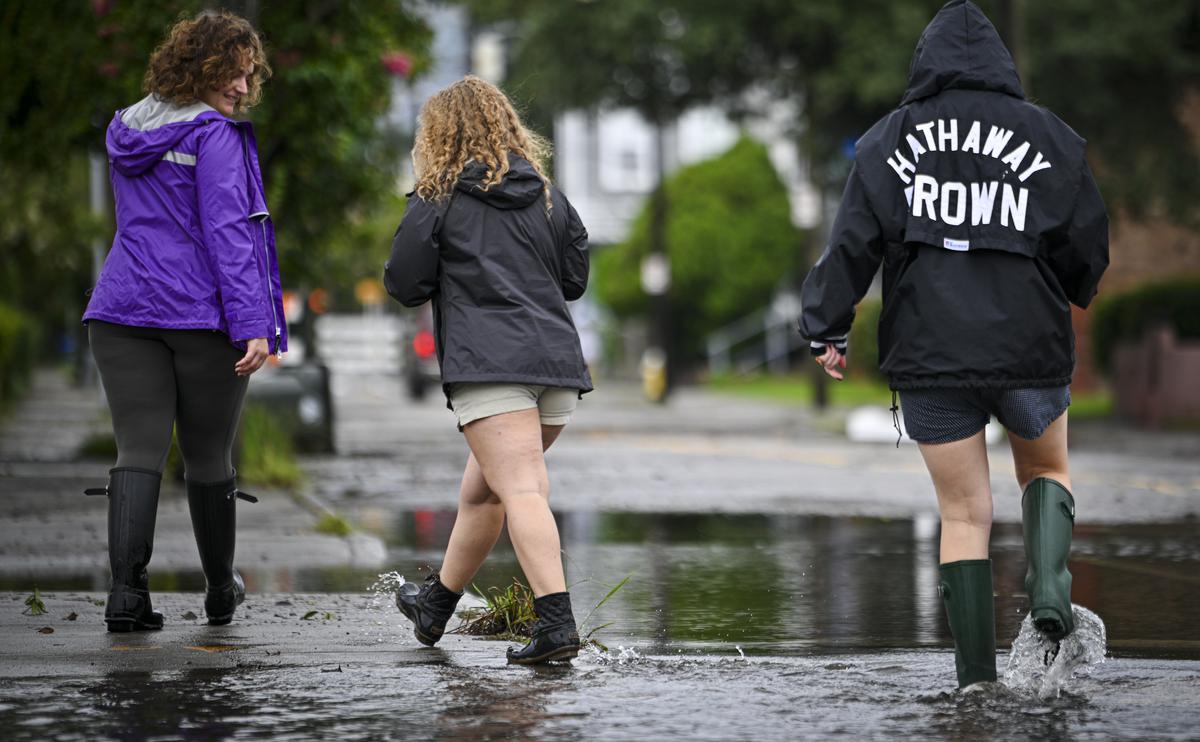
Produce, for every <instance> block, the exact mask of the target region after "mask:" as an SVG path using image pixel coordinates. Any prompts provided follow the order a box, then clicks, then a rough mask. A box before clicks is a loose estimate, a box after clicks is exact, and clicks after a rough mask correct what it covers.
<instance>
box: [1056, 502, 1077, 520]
mask: <svg viewBox="0 0 1200 742" xmlns="http://www.w3.org/2000/svg"><path fill="white" fill-rule="evenodd" d="M1058 505H1059V507H1061V508H1062V511H1063V514H1065V515H1066V516H1067V517H1068V518H1070V519H1071V522H1072V523H1074V522H1075V505H1074V503H1070V502H1066V501H1065V500H1064V501H1063V502H1060V503H1059V504H1058Z"/></svg>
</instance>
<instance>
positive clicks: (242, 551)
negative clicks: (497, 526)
mask: <svg viewBox="0 0 1200 742" xmlns="http://www.w3.org/2000/svg"><path fill="white" fill-rule="evenodd" d="M111 430H112V428H111V423H110V422H109V420H108V417H107V410H106V409H105V407H104V404H103V401H102V400H101V398H100V396H99V394H98V393H97V391H96V390H94V389H78V388H76V387H74V386H72V385H71V384H69V383H68V382H67V380H66V379H65V377H64V376H63V375H62V374H60V373H58V372H57V371H53V370H48V369H43V370H40V371H39V372H38V373H37V374H36V375H35V377H34V384H33V388H32V390H31V391H30V393H29V394H28V395H27V396H26V397H25V399H23V400H22V401H21V402H20V403H19V404H18V405H17V406H16V407H15V408H14V409H13V410H11V411H10V412H8V413H7V414H6V415H5V416H4V417H3V418H2V419H0V580H8V581H12V580H13V579H17V578H19V579H22V580H29V579H32V578H37V577H47V576H51V575H54V574H60V573H64V572H70V573H75V574H78V573H81V572H92V573H94V580H93V586H94V589H103V588H104V587H105V586H106V585H107V580H108V557H107V530H106V516H105V513H106V511H107V507H108V505H107V500H106V499H105V498H103V497H85V496H84V495H83V490H84V489H86V488H88V487H102V486H104V484H105V483H106V482H107V476H108V474H107V472H108V469H109V468H110V467H111V466H112V463H113V462H112V461H111V460H107V459H86V458H79V449H80V447H81V446H82V445H83V443H84V442H85V441H86V440H87V439H88V438H89V437H90V436H94V435H98V434H105V433H108V434H111ZM247 489H248V490H249V491H251V492H253V493H254V494H255V495H256V496H258V497H259V502H258V503H257V504H250V503H245V502H241V503H239V505H238V557H237V559H238V564H240V565H244V566H250V567H257V568H259V571H260V572H261V573H263V574H269V573H270V568H271V567H272V566H273V565H278V566H287V567H289V568H292V569H297V568H305V567H336V566H361V567H377V566H380V565H382V564H383V562H384V560H385V558H386V553H385V549H384V547H383V544H382V542H380V541H379V540H378V539H377V538H375V537H372V536H367V535H364V534H361V533H356V534H354V535H353V536H351V537H348V538H342V537H338V536H331V535H324V534H320V533H317V532H315V531H314V530H313V527H314V525H315V524H316V522H317V518H318V515H319V509H320V504H319V503H314V502H313V501H312V498H311V497H309V496H304V497H302V498H299V499H298V498H297V497H295V496H292V495H290V494H288V493H286V492H282V491H272V490H261V489H257V488H254V487H247ZM199 564H200V560H199V554H198V553H197V550H196V545H195V540H194V538H193V535H192V529H191V518H190V515H189V514H188V508H187V497H186V495H185V494H184V490H183V485H182V483H181V482H176V481H170V480H167V481H165V482H164V483H163V488H162V493H161V495H160V501H159V510H158V523H157V528H156V538H155V549H154V558H153V569H154V570H155V571H164V572H166V571H189V570H190V571H195V570H198V569H199ZM280 587H286V586H285V585H281V586H276V587H275V589H279V588H280ZM258 588H259V589H263V588H266V589H271V586H270V585H260V586H258Z"/></svg>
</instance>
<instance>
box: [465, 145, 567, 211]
mask: <svg viewBox="0 0 1200 742" xmlns="http://www.w3.org/2000/svg"><path fill="white" fill-rule="evenodd" d="M486 175H487V165H485V164H483V163H482V162H477V161H474V160H472V161H471V162H468V163H467V166H466V167H464V168H463V171H462V174H461V175H459V176H458V183H457V184H456V185H455V186H454V187H455V188H456V189H457V190H459V191H462V192H463V193H465V194H467V195H468V196H471V197H473V198H477V199H479V200H480V201H483V202H484V203H486V204H487V205H489V206H494V207H495V208H497V209H523V208H525V207H526V206H528V205H529V204H531V203H533V202H534V201H536V200H538V198H540V197H541V195H542V191H543V189H544V188H545V183H544V182H543V181H542V179H541V177H540V176H539V175H538V174H537V171H536V170H534V169H533V165H531V164H530V163H529V161H528V160H526V159H525V158H523V157H518V156H516V155H509V156H508V172H507V173H505V174H504V179H503V180H501V181H500V182H499V183H497V184H495V185H493V186H491V187H489V188H488V189H487V190H484V186H483V179H484V177H485V176H486Z"/></svg>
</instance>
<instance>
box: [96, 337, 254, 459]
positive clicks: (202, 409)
mask: <svg viewBox="0 0 1200 742" xmlns="http://www.w3.org/2000/svg"><path fill="white" fill-rule="evenodd" d="M88 338H89V340H90V342H91V346H92V355H93V356H94V357H95V358H96V366H97V367H98V368H99V369H100V379H101V381H102V382H103V383H104V392H105V394H106V395H107V397H108V406H109V409H110V410H112V419H113V432H114V433H115V434H116V438H117V464H116V465H117V466H132V467H137V468H139V469H153V470H155V471H160V472H161V471H162V470H163V467H164V466H165V465H166V462H167V453H168V451H169V450H170V448H171V428H172V426H176V428H177V430H176V433H177V435H178V438H179V451H180V453H182V454H183V465H184V469H185V471H186V472H187V473H186V476H187V478H188V480H190V481H193V482H219V481H222V480H225V479H229V478H230V477H232V476H233V460H232V454H233V439H234V435H235V434H236V433H237V426H238V418H239V417H240V416H241V412H242V402H243V400H245V398H246V385H247V382H248V381H249V377H246V376H238V375H237V374H236V373H234V370H233V366H234V364H236V363H237V362H238V360H239V359H240V358H241V357H242V355H243V353H242V351H240V350H238V349H237V348H235V347H233V346H232V345H230V344H229V338H228V337H227V336H226V335H225V334H223V333H220V332H216V331H213V330H162V329H158V328H154V327H132V326H130V325H114V324H111V323H108V322H101V321H99V320H89V321H88Z"/></svg>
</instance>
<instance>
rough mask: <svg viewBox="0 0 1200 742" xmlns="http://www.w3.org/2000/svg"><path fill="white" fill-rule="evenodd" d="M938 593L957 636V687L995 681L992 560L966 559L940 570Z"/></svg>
mask: <svg viewBox="0 0 1200 742" xmlns="http://www.w3.org/2000/svg"><path fill="white" fill-rule="evenodd" d="M938 572H939V573H940V574H941V584H940V585H939V586H938V591H939V592H941V594H942V602H943V603H945V604H946V618H948V619H949V620H950V633H951V634H952V635H953V636H954V669H955V670H956V671H957V672H958V687H959V688H966V687H967V686H968V685H974V684H975V683H983V682H994V681H995V680H996V606H995V603H994V600H993V596H992V560H991V559H966V560H963V561H961V562H950V563H949V564H942V565H940V566H939V567H938Z"/></svg>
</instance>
